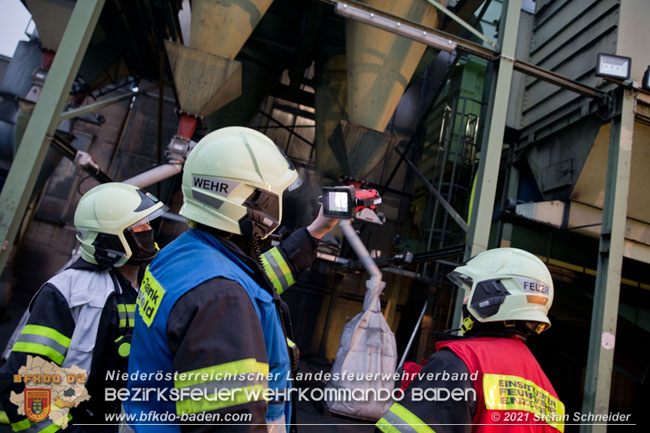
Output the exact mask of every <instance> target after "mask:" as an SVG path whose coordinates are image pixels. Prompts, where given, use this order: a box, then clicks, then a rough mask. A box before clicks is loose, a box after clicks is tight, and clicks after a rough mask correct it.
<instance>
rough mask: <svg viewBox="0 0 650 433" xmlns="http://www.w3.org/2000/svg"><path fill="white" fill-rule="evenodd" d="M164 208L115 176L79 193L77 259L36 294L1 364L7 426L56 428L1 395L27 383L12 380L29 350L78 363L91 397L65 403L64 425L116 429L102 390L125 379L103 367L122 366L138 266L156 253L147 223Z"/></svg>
mask: <svg viewBox="0 0 650 433" xmlns="http://www.w3.org/2000/svg"><path fill="white" fill-rule="evenodd" d="M165 208H166V207H165V206H164V205H163V203H162V202H160V201H158V199H157V198H156V197H154V196H153V195H151V194H149V193H146V192H144V191H141V190H139V189H138V188H136V187H134V186H132V185H127V184H122V183H116V182H112V183H106V184H102V185H99V186H96V187H94V188H92V189H91V190H90V191H88V192H87V193H86V194H84V195H83V197H82V198H81V200H80V202H79V204H78V206H77V209H76V211H75V216H74V224H75V228H76V230H77V240H78V241H79V242H80V243H81V258H79V259H78V260H77V261H76V262H74V263H73V264H72V265H70V266H69V267H68V268H66V269H65V270H63V271H62V272H60V273H58V274H56V275H55V276H54V277H52V278H50V279H49V280H48V281H47V282H46V283H45V284H44V285H43V286H42V287H41V288H40V289H39V291H38V292H37V293H36V295H35V296H34V298H33V299H32V301H31V302H30V305H29V316H28V319H27V322H26V325H25V326H24V327H23V328H22V330H21V331H20V333H19V334H17V338H16V342H15V343H14V344H13V347H12V350H11V353H10V355H9V357H8V360H7V363H6V364H5V365H4V366H3V367H2V378H3V383H2V386H3V390H2V392H0V394H1V395H2V399H3V401H2V404H3V406H4V408H5V410H6V411H7V414H8V416H9V419H10V421H11V426H12V428H13V430H14V431H34V432H39V431H48V432H54V431H57V430H59V429H60V428H61V427H62V425H61V423H58V424H53V422H52V420H51V419H45V420H43V421H40V422H34V421H30V420H29V419H27V418H25V416H23V415H19V414H18V413H17V406H16V405H15V404H13V403H11V402H10V400H9V397H10V394H11V391H13V392H15V393H16V394H20V393H22V392H23V391H24V389H25V387H28V388H29V387H32V388H33V387H34V385H31V386H30V385H29V384H22V383H13V380H12V375H13V374H17V373H18V372H19V370H20V369H21V368H22V367H23V366H25V364H26V363H27V362H28V359H29V358H28V357H30V356H31V357H40V358H43V359H44V360H45V361H48V362H53V363H55V364H57V365H59V366H61V367H63V368H69V367H72V366H77V367H80V368H81V369H83V370H85V374H86V377H87V380H86V382H85V387H86V389H87V391H88V394H89V395H90V396H91V398H90V399H89V400H88V401H85V402H82V403H80V404H79V405H78V406H77V407H74V408H73V409H71V410H70V412H69V414H70V419H69V426H68V428H67V430H66V431H71V432H76V431H101V432H104V431H105V432H113V431H117V429H118V426H116V425H106V420H107V418H106V415H107V414H113V415H119V412H120V405H119V402H115V401H112V402H111V401H105V399H104V389H105V388H110V387H113V388H120V387H124V386H125V385H126V381H123V380H120V379H118V380H116V381H107V380H106V372H107V371H112V370H123V371H124V370H126V369H127V362H128V356H129V351H130V347H131V345H130V341H131V335H132V331H133V325H134V314H135V300H136V296H137V290H136V288H137V287H138V286H139V281H138V272H139V270H140V269H141V268H143V266H144V265H146V264H147V263H148V262H149V261H151V259H153V257H154V256H155V255H156V252H157V247H156V245H155V242H154V237H153V230H152V228H151V226H150V225H149V223H150V222H151V221H152V220H153V219H155V218H157V217H158V216H160V215H161V214H162V213H163V212H164V210H165ZM28 373H29V372H28ZM36 387H38V385H37V386H36ZM79 424H86V425H84V426H80V425H79ZM87 424H94V425H95V426H88V425H87ZM100 424H101V425H100Z"/></svg>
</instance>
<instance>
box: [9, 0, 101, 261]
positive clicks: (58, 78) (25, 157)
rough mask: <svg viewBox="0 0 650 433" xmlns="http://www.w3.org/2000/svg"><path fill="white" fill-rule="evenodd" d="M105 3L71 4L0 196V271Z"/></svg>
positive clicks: (89, 0) (98, 1) (96, 1)
mask: <svg viewBox="0 0 650 433" xmlns="http://www.w3.org/2000/svg"><path fill="white" fill-rule="evenodd" d="M104 1H105V0H83V1H77V3H76V4H75V7H74V10H73V11H72V15H71V16H70V20H69V21H68V25H67V26H66V29H65V33H64V34H63V38H62V39H61V44H60V45H59V50H58V51H57V53H56V56H55V57H54V61H53V63H52V67H51V68H50V72H49V73H48V76H47V80H46V81H45V84H44V85H43V91H42V92H41V96H40V98H39V100H38V103H37V104H36V107H35V108H34V113H33V114H32V117H31V119H30V121H29V124H28V125H27V129H26V130H25V134H24V135H23V139H22V140H21V142H20V146H19V148H18V151H17V153H16V157H15V158H14V161H13V163H12V165H11V169H10V170H9V174H8V176H7V181H6V183H5V184H4V187H3V189H2V194H0V242H2V246H1V250H0V270H2V269H4V266H5V264H6V262H7V258H8V257H9V253H10V252H11V247H12V246H13V243H14V239H15V237H16V233H17V232H18V228H19V227H20V224H21V221H22V218H23V214H24V213H25V209H26V208H27V204H28V203H29V200H30V198H31V195H32V190H33V189H34V184H35V182H36V178H37V176H38V173H39V171H40V169H41V165H42V164H43V160H44V158H45V153H46V152H47V148H48V146H49V143H50V140H51V139H52V135H53V134H54V131H55V130H56V128H57V126H58V125H59V123H60V115H61V112H62V110H63V107H64V105H65V103H66V102H67V100H68V94H69V92H70V86H71V85H72V82H73V80H74V78H75V76H76V75H77V71H78V70H79V65H80V64H81V59H82V58H83V55H84V53H85V52H86V48H87V46H88V42H89V40H90V37H91V36H92V33H93V31H94V29H95V25H96V24H97V20H98V19H99V14H100V13H101V10H102V7H103V6H104Z"/></svg>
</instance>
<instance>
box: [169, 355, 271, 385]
mask: <svg viewBox="0 0 650 433" xmlns="http://www.w3.org/2000/svg"><path fill="white" fill-rule="evenodd" d="M250 373H256V374H257V373H259V374H262V375H264V376H267V375H268V374H269V364H266V363H263V362H257V360H256V359H255V358H248V359H242V360H239V361H233V362H226V363H225V364H219V365H213V366H211V367H204V368H199V369H197V370H191V371H186V372H181V373H179V374H178V375H177V377H178V379H175V380H174V386H175V387H176V388H184V387H186V386H192V385H198V384H201V383H206V382H212V381H214V380H215V379H216V376H217V375H226V374H229V375H237V374H250ZM183 375H185V377H188V379H186V380H180V378H181V377H183ZM204 375H205V376H207V379H204V378H203V377H204Z"/></svg>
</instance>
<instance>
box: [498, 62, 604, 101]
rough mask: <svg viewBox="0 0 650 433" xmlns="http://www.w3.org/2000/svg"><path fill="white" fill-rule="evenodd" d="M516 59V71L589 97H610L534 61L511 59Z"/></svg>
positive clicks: (602, 98)
mask: <svg viewBox="0 0 650 433" xmlns="http://www.w3.org/2000/svg"><path fill="white" fill-rule="evenodd" d="M511 60H513V61H514V67H515V71H519V72H523V73H524V74H527V75H530V76H531V77H535V78H537V79H539V80H542V81H546V82H547V83H551V84H555V85H556V86H558V87H561V88H563V89H567V90H571V91H572V92H576V93H578V94H580V95H582V96H587V97H589V98H594V99H601V100H605V99H607V98H608V96H607V94H606V93H605V92H602V91H601V90H598V89H596V88H595V87H591V86H587V85H585V84H582V83H580V82H578V81H576V80H571V79H570V78H566V77H564V76H562V75H560V74H557V73H555V72H553V71H549V70H548V69H544V68H541V67H539V66H537V65H533V64H532V63H528V62H524V61H522V60H517V59H511Z"/></svg>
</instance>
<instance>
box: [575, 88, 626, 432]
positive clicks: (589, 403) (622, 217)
mask: <svg viewBox="0 0 650 433" xmlns="http://www.w3.org/2000/svg"><path fill="white" fill-rule="evenodd" d="M635 99H636V91H635V90H634V89H631V88H626V89H625V90H624V91H623V95H622V108H621V115H620V117H618V116H617V117H616V118H615V119H614V120H612V126H611V134H610V138H609V155H608V158H607V180H606V183H605V202H604V205H603V222H602V228H601V232H600V243H599V246H598V268H597V273H596V287H595V289H594V303H593V309H592V315H591V330H590V334H589V352H588V357H587V375H586V378H585V391H584V398H583V402H582V409H583V410H582V413H593V414H606V413H607V412H608V409H609V396H610V388H611V380H612V368H613V364H614V347H615V341H616V340H615V336H616V321H617V319H618V301H619V294H620V289H621V270H622V267H623V249H624V246H625V222H626V219H627V199H628V191H629V186H630V166H631V162H632V161H631V160H632V141H633V136H634V131H633V130H634V110H635ZM606 431H607V426H606V425H604V424H600V425H588V424H583V425H581V426H580V432H581V433H591V432H603V433H604V432H606Z"/></svg>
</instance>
